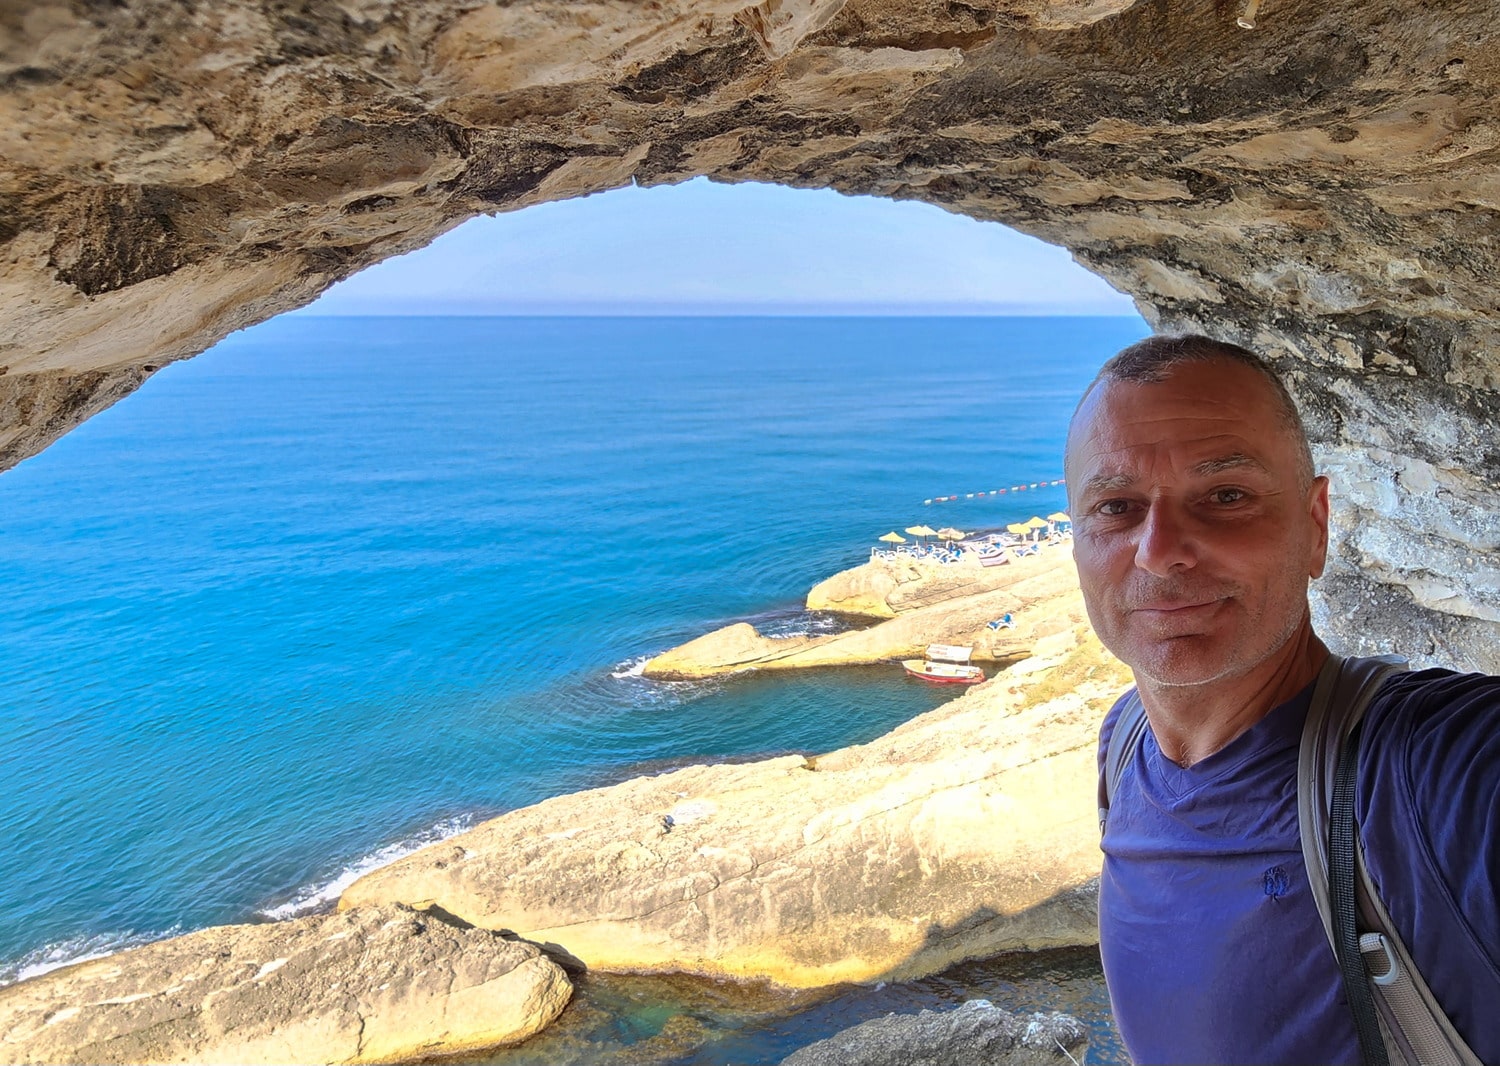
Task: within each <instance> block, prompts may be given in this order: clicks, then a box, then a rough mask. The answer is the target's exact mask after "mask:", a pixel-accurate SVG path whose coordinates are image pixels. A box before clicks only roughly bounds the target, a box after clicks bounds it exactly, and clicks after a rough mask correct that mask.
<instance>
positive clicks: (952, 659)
mask: <svg viewBox="0 0 1500 1066" xmlns="http://www.w3.org/2000/svg"><path fill="white" fill-rule="evenodd" d="M973 654H974V649H973V648H972V647H963V646H960V645H957V644H929V645H928V646H927V657H926V658H924V659H903V660H902V661H901V666H902V668H903V669H904V670H905V671H906V673H907V676H909V677H916V678H921V679H922V680H923V681H931V682H932V683H933V684H937V685H977V684H979V682H981V681H983V680H984V671H983V670H981V669H980V668H979V667H977V666H975V665H973V664H972V663H970V662H969V657H970V656H972V655H973Z"/></svg>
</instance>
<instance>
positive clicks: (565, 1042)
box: [462, 949, 1129, 1066]
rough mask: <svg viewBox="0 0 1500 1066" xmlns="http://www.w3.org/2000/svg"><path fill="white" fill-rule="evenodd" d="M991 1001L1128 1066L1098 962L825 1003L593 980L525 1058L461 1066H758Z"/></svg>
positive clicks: (1015, 968)
mask: <svg viewBox="0 0 1500 1066" xmlns="http://www.w3.org/2000/svg"><path fill="white" fill-rule="evenodd" d="M971 999H987V1000H989V1001H990V1002H992V1003H994V1004H995V1005H996V1006H999V1007H1003V1008H1005V1009H1006V1010H1011V1011H1017V1012H1023V1013H1029V1012H1031V1011H1050V1010H1061V1011H1065V1012H1067V1013H1069V1014H1072V1015H1073V1016H1074V1017H1076V1018H1077V1019H1078V1020H1079V1021H1081V1022H1083V1023H1084V1025H1085V1026H1086V1027H1087V1028H1088V1030H1089V1049H1088V1055H1087V1061H1088V1062H1089V1063H1095V1064H1109V1063H1125V1062H1128V1061H1129V1060H1128V1058H1127V1057H1126V1056H1125V1054H1124V1051H1123V1049H1122V1048H1121V1046H1120V1043H1119V1036H1118V1034H1117V1033H1116V1032H1115V1030H1114V1025H1113V1022H1112V1021H1111V1020H1110V1014H1109V998H1108V995H1107V993H1106V992H1105V989H1104V979H1103V977H1102V976H1101V974H1100V970H1099V955H1098V952H1096V951H1093V950H1088V949H1069V950H1062V951H1044V952H1037V953H1034V954H1024V955H1001V956H998V957H996V958H993V959H987V960H984V961H982V962H970V963H964V964H962V965H959V966H955V967H953V968H951V969H949V970H947V971H946V972H944V973H941V974H938V975H936V976H934V977H929V978H925V979H923V980H920V981H910V982H901V983H890V984H883V985H872V986H865V985H845V986H841V987H839V988H836V989H830V990H826V991H824V992H820V993H795V992H784V991H776V990H772V989H769V988H767V987H766V986H756V985H739V984H735V983H733V982H713V981H700V980H694V979H690V978H684V977H646V976H636V977H632V976H623V975H605V974H597V975H596V974H588V975H584V976H582V977H579V978H577V993H576V995H575V997H574V1000H573V1002H572V1003H571V1004H569V1006H568V1008H567V1010H566V1011H564V1013H563V1015H562V1017H561V1018H559V1019H558V1020H557V1021H556V1022H554V1023H553V1024H552V1025H551V1026H550V1027H549V1028H547V1029H546V1030H544V1031H543V1032H542V1033H540V1034H539V1035H537V1036H536V1037H533V1038H532V1039H531V1040H529V1041H527V1042H526V1043H525V1044H522V1045H520V1046H519V1047H516V1048H510V1049H505V1050H501V1051H496V1052H492V1053H490V1054H488V1055H484V1056H479V1057H476V1058H473V1059H464V1060H462V1061H464V1062H473V1063H483V1064H486V1066H595V1064H598V1063H606V1062H607V1063H622V1064H629V1066H731V1064H734V1066H760V1064H771V1063H777V1062H780V1061H781V1060H782V1059H783V1058H785V1057H786V1056H787V1055H790V1054H791V1053H792V1052H793V1051H796V1050H797V1049H798V1048H800V1047H803V1046H805V1045H807V1044H811V1043H813V1042H815V1041H818V1040H822V1039H824V1038H825V1037H829V1036H832V1035H833V1034H834V1033H836V1032H839V1031H840V1030H843V1029H848V1028H849V1027H851V1026H855V1025H858V1024H859V1023H861V1022H865V1021H869V1020H870V1019H872V1018H879V1017H882V1016H884V1015H886V1014H891V1013H895V1014H915V1013H916V1012H917V1011H919V1010H945V1009H950V1008H952V1007H956V1006H958V1005H959V1004H961V1003H964V1002H966V1001H967V1000H971Z"/></svg>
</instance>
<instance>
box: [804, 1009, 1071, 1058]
mask: <svg viewBox="0 0 1500 1066" xmlns="http://www.w3.org/2000/svg"><path fill="white" fill-rule="evenodd" d="M1087 1050H1088V1031H1087V1030H1086V1029H1084V1027H1083V1025H1082V1024H1081V1023H1080V1022H1079V1021H1078V1020H1077V1019H1076V1018H1070V1017H1069V1016H1068V1015H1066V1014H1058V1013H1056V1012H1054V1013H1051V1014H1031V1015H1021V1014H1012V1013H1011V1012H1010V1011H1006V1010H1001V1009H1000V1008H999V1007H996V1006H994V1005H993V1004H991V1003H989V1002H987V1001H985V1000H982V999H973V1000H970V1001H969V1002H967V1003H965V1004H964V1005H963V1006H961V1007H957V1008H955V1009H954V1010H949V1011H932V1010H924V1011H921V1012H920V1013H917V1014H889V1015H886V1016H885V1017H884V1018H874V1019H872V1020H870V1021H868V1022H864V1023H863V1024H860V1025H856V1026H854V1027H853V1028H850V1029H845V1030H844V1031H843V1032H841V1033H835V1034H834V1035H833V1036H831V1037H829V1038H828V1039H827V1040H819V1041H818V1042H817V1043H816V1044H809V1045H808V1046H807V1047H805V1048H802V1049H801V1050H800V1051H797V1052H795V1053H793V1054H791V1055H789V1056H788V1057H786V1058H784V1059H782V1060H781V1066H1063V1064H1064V1063H1072V1064H1074V1066H1076V1064H1077V1063H1080V1062H1082V1061H1084V1055H1085V1054H1086V1052H1087Z"/></svg>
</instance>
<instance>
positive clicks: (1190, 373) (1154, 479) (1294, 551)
mask: <svg viewBox="0 0 1500 1066" xmlns="http://www.w3.org/2000/svg"><path fill="white" fill-rule="evenodd" d="M1301 476H1303V475H1301V473H1300V471H1299V450H1298V447H1297V444H1296V441H1295V439H1294V437H1293V435H1292V432H1291V431H1290V430H1289V429H1287V428H1286V426H1285V424H1284V423H1283V421H1282V419H1281V416H1280V412H1279V409H1278V407H1277V403H1276V395H1275V392H1274V391H1273V389H1272V387H1271V385H1270V383H1269V382H1267V381H1265V380H1264V379H1263V378H1262V377H1261V376H1260V375H1259V374H1257V373H1256V372H1255V371H1254V370H1252V369H1250V368H1249V367H1246V366H1243V365H1241V364H1239V363H1236V362H1233V361H1230V360H1213V361H1208V362H1193V363H1184V364H1181V365H1179V366H1177V367H1175V368H1173V369H1172V370H1171V371H1170V376H1169V377H1168V378H1167V379H1166V380H1165V381H1162V382H1158V383H1144V384H1137V383H1133V382H1121V381H1107V382H1104V383H1101V384H1100V385H1099V386H1098V387H1097V388H1095V389H1094V391H1093V393H1091V394H1090V396H1089V397H1088V399H1087V400H1086V401H1085V402H1084V405H1083V407H1082V408H1080V410H1079V412H1078V415H1077V417H1076V418H1075V420H1074V422H1073V426H1072V429H1071V432H1070V433H1069V435H1068V455H1067V479H1068V494H1069V512H1070V513H1071V514H1072V516H1073V530H1074V538H1075V543H1074V548H1073V555H1074V558H1075V559H1076V561H1077V563H1078V576H1079V581H1080V584H1081V585H1082V587H1083V596H1084V602H1085V604H1086V605H1087V607H1088V613H1089V619H1090V620H1091V621H1092V622H1093V625H1094V629H1095V631H1096V632H1097V633H1098V634H1099V638H1100V639H1101V640H1102V641H1103V642H1104V644H1105V646H1106V647H1108V648H1109V649H1110V651H1112V652H1114V653H1115V655H1117V656H1118V657H1119V658H1120V659H1121V660H1122V661H1123V662H1124V663H1126V664H1127V665H1128V666H1130V667H1131V668H1132V669H1133V670H1134V671H1135V673H1136V677H1137V679H1139V680H1150V681H1152V682H1154V683H1156V684H1158V685H1201V684H1205V683H1207V682H1210V681H1214V680H1216V679H1219V678H1227V677H1237V676H1242V675H1244V674H1247V673H1249V672H1251V671H1252V670H1253V669H1254V668H1255V667H1257V666H1259V665H1260V664H1262V663H1264V662H1266V661H1267V660H1269V659H1270V658H1271V657H1272V655H1273V654H1274V653H1275V652H1276V651H1278V650H1279V649H1281V648H1283V647H1284V646H1286V644H1287V642H1288V641H1289V640H1291V638H1292V637H1293V636H1295V635H1296V634H1297V632H1298V630H1299V629H1300V628H1301V626H1302V625H1304V624H1305V623H1306V619H1307V583H1308V579H1309V578H1312V577H1317V576H1318V575H1319V574H1321V573H1322V572H1323V562H1324V559H1325V556H1326V554H1327V547H1328V483H1327V480H1326V479H1324V478H1317V479H1315V480H1314V482H1313V484H1312V485H1311V487H1309V488H1305V489H1304V488H1303V486H1301V485H1300V484H1299V481H1300V478H1301Z"/></svg>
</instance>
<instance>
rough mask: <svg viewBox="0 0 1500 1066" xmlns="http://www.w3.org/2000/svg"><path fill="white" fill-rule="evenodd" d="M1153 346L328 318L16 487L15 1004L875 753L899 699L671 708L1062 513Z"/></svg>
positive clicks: (867, 678) (1060, 331) (251, 342)
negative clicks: (1106, 370) (639, 784)
mask: <svg viewBox="0 0 1500 1066" xmlns="http://www.w3.org/2000/svg"><path fill="white" fill-rule="evenodd" d="M1146 332H1147V330H1146V327H1145V325H1144V323H1143V322H1141V321H1140V320H1139V319H1135V318H1126V319H1089V318H1062V319H1042V318H953V319H886V318H867V319H855V318H822V319H819V318H794V319H774V318H741V319H716V318H677V319H650V318H616V319H604V318H581V319H546V318H535V319H528V318H442V319H418V318H366V319H351V318H317V317H310V316H305V315H293V316H287V317H283V318H281V319H278V320H275V321H272V322H269V323H266V324H264V325H262V326H259V327H256V328H254V329H252V330H248V331H245V332H242V333H239V334H236V335H235V336H232V337H230V338H229V339H227V340H226V341H224V342H223V343H221V344H220V345H219V346H218V347H216V348H215V349H214V350H212V351H211V352H208V353H206V354H205V355H203V356H200V357H199V358H197V359H195V360H192V361H189V362H186V363H181V364H176V365H173V366H171V367H168V368H166V369H165V370H163V371H162V372H161V373H159V374H158V375H157V376H156V377H155V378H153V379H152V380H151V381H150V382H148V383H147V384H146V386H145V387H144V388H143V389H142V390H141V391H140V392H139V393H137V394H136V395H134V396H132V397H129V398H127V399H126V400H125V401H123V402H122V403H120V404H118V405H117V406H116V407H114V408H112V409H111V410H109V411H107V412H105V413H104V414H102V415H100V416H98V417H96V418H94V419H93V420H91V421H90V422H88V423H87V424H86V425H84V426H83V427H81V428H80V429H78V430H76V431H74V432H73V433H71V434H69V435H68V436H67V437H65V438H64V439H63V440H61V441H60V442H58V443H57V444H56V445H54V446H53V447H52V448H50V449H49V450H48V451H46V452H44V453H43V454H42V455H40V456H38V457H36V458H33V459H30V460H28V461H26V462H24V463H22V464H21V465H20V466H19V467H17V468H16V469H14V470H11V471H9V472H6V473H5V474H3V475H0V583H3V587H4V589H5V592H6V596H5V609H4V610H3V612H0V775H3V779H4V780H5V782H6V783H7V788H6V789H5V790H4V792H3V794H0V825H3V826H4V827H5V829H6V832H5V833H4V834H3V835H0V979H3V980H13V979H15V978H16V977H17V976H24V975H26V974H29V973H33V972H36V971H37V970H38V969H39V968H40V967H44V966H47V965H52V964H56V963H58V962H62V961H66V960H69V959H73V958H78V957H81V956H84V955H87V954H90V953H93V952H97V951H103V950H109V949H111V948H114V947H118V946H120V945H123V944H128V943H134V942H138V941H140V940H143V939H150V938H153V937H157V936H161V935H163V934H166V933H168V932H173V931H186V930H190V929H196V928H201V927H203V926H206V925H210V924H218V923H225V922H236V921H245V920H252V919H254V918H256V917H257V916H260V917H280V916H288V915H292V914H296V913H300V912H302V911H305V910H307V909H309V908H312V907H316V906H319V905H324V904H326V903H327V902H329V901H330V900H331V899H333V898H334V897H335V896H336V894H337V891H338V888H339V886H340V885H341V884H342V883H344V882H346V881H347V880H348V879H350V878H352V876H354V875H355V874H356V873H357V872H359V871H360V870H363V869H366V868H369V867H371V866H373V865H375V864H378V863H379V862H381V861H385V860H388V859H389V858H391V857H394V856H395V855H397V854H400V853H402V852H404V851H406V850H410V848H412V847H414V846H416V845H418V844H420V843H422V842H425V841H428V840H433V839H438V838H440V837H441V836H443V835H446V834H449V833H451V832H454V831H456V830H458V829H460V828H463V827H464V826H466V825H468V824H471V823H472V821H473V820H475V819H478V818H482V817H485V816H488V815H491V814H494V813H498V812H500V811H504V810H507V809H511V808H514V807H517V806H521V805H524V804H528V803H533V802H536V801H537V800H540V799H542V798H545V797H547V796H551V795H556V794H558V793H561V792H566V791H572V790H575V789H579V788H584V787H590V786H592V785H595V784H599V783H601V782H604V781H609V780H616V779H619V778H621V777H623V776H626V775H628V774H630V773H632V772H636V771H638V770H650V769H654V768H658V767H663V766H667V765H677V764H680V763H684V762H688V761H692V760H694V759H698V758H727V757H744V756H750V755H755V754H762V753H773V752H786V751H804V752H817V751H825V750H828V749H832V748H836V747H840V746H843V745H846V744H850V743H857V742H862V741H865V740H868V739H870V738H872V737H874V736H877V735H879V734H880V733H882V732H884V731H886V730H888V729H890V728H891V727H893V726H894V725H896V724H897V723H899V722H901V721H904V720H906V719H908V718H910V717H912V716H913V715H915V714H918V713H920V712H922V711H924V710H927V709H930V708H931V707H933V706H936V705H937V703H938V702H940V701H941V700H943V699H945V698H950V697H951V695H952V693H949V692H947V691H945V690H942V689H935V688H932V687H928V686H923V685H921V684H919V683H915V682H909V681H907V680H905V679H904V678H902V677H901V676H900V671H899V669H898V668H895V667H891V668H889V669H886V668H870V669H868V670H857V671H844V672H818V673H813V674H806V675H800V676H795V677H790V676H789V677H774V678H753V677H752V678H734V679H725V680H720V681H715V682H712V683H702V684H697V683H695V684H659V683H653V682H648V681H645V680H644V679H642V678H641V677H640V676H639V673H638V668H639V665H640V663H642V662H643V661H644V659H645V658H646V657H647V656H649V655H651V654H654V653H656V652H658V651H661V650H663V649H665V648H667V647H669V646H671V645H674V644H676V643H679V642H681V641H683V640H686V639H688V638H690V637H693V636H697V635H699V634H701V633H703V632H706V631H707V630H709V629H712V628H715V627H717V626H719V625H723V624H725V623H727V622H729V621H734V620H739V619H744V618H754V619H756V620H757V621H758V624H763V625H769V626H771V627H773V628H779V629H780V630H781V631H784V632H794V631H798V630H800V629H804V628H807V627H815V626H820V625H827V624H831V623H830V621H829V620H827V619H821V618H816V617H808V616H806V615H805V614H803V613H802V612H801V611H800V610H799V604H800V602H801V599H802V597H803V595H805V593H806V591H807V589H808V587H809V586H811V585H812V584H813V583H814V582H816V581H818V580H819V579H821V578H822V577H825V576H827V575H828V574H830V573H832V572H834V571H836V570H839V569H842V568H844V567H847V566H850V565H853V564H855V563H858V562H860V561H862V560H863V559H864V558H866V557H867V555H868V551H869V547H870V546H871V545H872V544H873V543H874V538H875V537H877V536H878V535H879V534H881V533H884V532H886V531H888V530H891V529H898V530H899V529H902V528H904V527H906V526H910V525H914V524H916V523H919V522H927V523H929V524H931V525H933V526H935V527H936V526H942V525H956V526H959V527H960V528H965V529H973V528H978V527H986V526H998V525H1001V524H1003V523H1005V522H1007V521H1014V520H1017V519H1024V518H1026V517H1029V516H1030V515H1032V514H1043V515H1044V514H1047V513H1048V512H1051V511H1055V510H1058V509H1060V508H1063V507H1064V506H1065V501H1064V494H1063V489H1062V488H1061V487H1052V486H1048V487H1043V488H1039V489H1036V490H1031V489H1028V490H1027V491H1026V492H1023V493H1013V494H1012V493H1008V494H1007V495H1005V496H1000V497H984V498H979V499H966V498H965V499H960V500H957V501H955V502H949V503H941V504H932V505H928V506H924V505H923V502H922V501H923V500H924V499H929V498H933V497H935V496H939V495H950V494H957V495H960V496H963V495H964V494H966V493H969V492H975V491H983V490H989V489H991V488H996V487H1001V486H1011V485H1014V484H1017V483H1021V482H1025V483H1027V484H1028V485H1029V484H1030V483H1031V482H1039V481H1042V480H1050V479H1052V478H1055V477H1060V476H1061V473H1062V470H1061V448H1062V433H1063V429H1064V427H1065V423H1066V419H1067V417H1068V415H1069V414H1070V413H1071V410H1072V407H1073V404H1074V403H1075V401H1076V399H1077V396H1078V394H1079V392H1080V391H1081V389H1082V387H1083V385H1084V384H1085V383H1086V382H1087V381H1088V379H1089V378H1090V377H1091V376H1092V374H1093V372H1094V370H1095V369H1096V367H1097V366H1098V364H1099V363H1100V362H1101V361H1102V360H1103V359H1104V358H1106V357H1107V356H1108V355H1109V354H1111V353H1112V352H1114V351H1115V350H1116V349H1118V348H1119V347H1121V346H1122V345H1124V344H1127V343H1129V342H1130V341H1132V340H1134V339H1137V338H1138V337H1140V336H1143V335H1145V333H1146Z"/></svg>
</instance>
